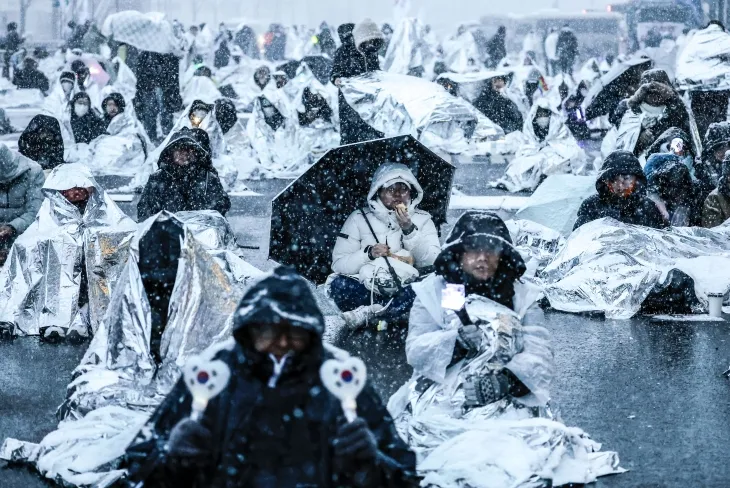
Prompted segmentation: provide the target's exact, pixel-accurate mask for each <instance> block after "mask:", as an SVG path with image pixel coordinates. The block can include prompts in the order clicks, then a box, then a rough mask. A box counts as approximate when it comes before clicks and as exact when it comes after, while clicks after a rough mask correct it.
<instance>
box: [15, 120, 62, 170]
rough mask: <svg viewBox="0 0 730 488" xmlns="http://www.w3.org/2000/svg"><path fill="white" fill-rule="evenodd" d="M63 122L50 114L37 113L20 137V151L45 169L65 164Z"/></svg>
mask: <svg viewBox="0 0 730 488" xmlns="http://www.w3.org/2000/svg"><path fill="white" fill-rule="evenodd" d="M63 149H64V147H63V136H62V135H61V124H60V123H59V122H58V120H57V119H56V118H54V117H51V116H50V115H36V116H35V117H33V119H32V120H31V121H30V123H29V124H28V127H26V128H25V130H24V131H23V133H22V134H20V139H18V151H19V152H20V154H22V155H23V156H25V157H26V158H29V159H32V160H33V161H35V162H36V163H38V164H40V165H41V168H43V169H53V168H55V167H56V166H58V165H60V164H63V162H64V161H63Z"/></svg>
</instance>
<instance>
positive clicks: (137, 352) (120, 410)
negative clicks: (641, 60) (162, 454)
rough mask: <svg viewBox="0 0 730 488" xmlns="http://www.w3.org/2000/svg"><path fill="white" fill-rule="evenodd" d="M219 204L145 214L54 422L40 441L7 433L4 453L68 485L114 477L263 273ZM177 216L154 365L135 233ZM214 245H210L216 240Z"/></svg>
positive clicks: (103, 482) (223, 338) (222, 340)
mask: <svg viewBox="0 0 730 488" xmlns="http://www.w3.org/2000/svg"><path fill="white" fill-rule="evenodd" d="M214 214H215V212H180V213H178V214H175V215H172V214H168V213H160V214H158V215H157V216H154V217H151V218H150V219H149V220H147V221H146V222H144V223H143V224H141V226H140V230H139V231H138V233H137V234H136V235H135V237H134V240H133V242H132V245H131V246H130V247H129V253H128V256H129V259H128V261H127V263H126V265H125V267H124V271H123V273H122V276H121V277H120V279H119V282H118V283H119V284H118V285H117V287H116V290H115V292H114V296H113V298H112V301H111V303H110V306H109V311H108V313H107V314H106V316H105V319H104V321H103V323H102V325H101V326H100V328H99V330H98V331H97V334H96V335H95V337H94V339H93V340H92V342H91V344H90V345H89V349H88V351H87V352H86V355H85V356H84V359H83V360H82V361H81V364H80V365H79V366H78V367H77V369H76V371H75V372H74V379H73V381H72V382H71V383H70V384H69V387H68V398H67V399H66V401H65V402H64V404H63V405H62V406H61V408H60V409H59V416H60V417H61V418H62V419H64V420H62V421H61V423H60V424H59V428H58V430H56V431H55V432H52V433H50V434H49V435H47V436H46V437H45V438H44V439H43V440H42V441H41V442H40V443H39V444H33V443H29V442H23V441H19V440H16V439H7V440H6V441H5V443H4V444H3V446H2V448H0V459H4V460H13V461H15V462H27V463H30V464H33V465H34V466H35V467H36V468H37V469H38V471H39V472H40V473H41V474H42V475H43V476H45V477H47V478H50V479H53V480H55V481H56V482H58V483H61V484H64V486H95V487H96V486H110V485H111V483H112V482H114V481H115V480H118V479H119V478H120V477H121V476H122V475H123V471H121V470H118V469H116V468H117V466H118V459H119V458H120V457H121V456H122V455H123V454H124V451H125V449H126V448H127V446H128V445H129V443H130V442H131V439H132V437H133V436H134V435H136V433H137V432H138V431H139V429H140V428H141V426H142V424H143V423H144V422H145V421H146V419H147V418H148V417H149V415H150V414H151V413H152V411H153V410H154V409H155V408H156V406H157V405H158V404H159V403H160V402H161V401H162V399H163V398H164V396H165V395H166V394H167V393H168V392H169V391H170V389H171V388H172V386H173V385H174V383H175V382H176V381H177V379H178V378H179V375H180V367H181V366H182V365H183V364H184V363H185V362H186V361H187V359H188V358H190V357H191V356H193V355H198V354H201V353H204V351H206V350H207V349H208V348H219V347H225V345H226V344H229V343H230V341H232V339H231V333H232V315H233V312H234V311H235V309H236V307H237V305H238V301H239V300H240V297H241V296H242V295H243V292H244V290H245V288H246V287H247V286H248V285H249V284H250V283H251V282H253V280H254V279H256V278H257V277H259V276H261V275H262V274H263V273H261V272H260V271H259V270H257V269H256V268H254V267H252V266H250V265H249V264H247V263H246V262H244V261H242V260H241V259H240V258H238V257H237V256H235V255H234V254H233V253H232V252H231V251H230V250H227V248H228V247H230V246H231V244H232V241H231V239H232V236H231V231H230V227H228V225H227V223H226V222H225V219H223V218H222V217H221V216H220V215H218V216H217V217H216V216H215V215H214ZM161 219H162V220H164V219H175V220H176V221H178V222H179V223H180V224H181V225H183V226H184V229H185V241H184V243H183V247H182V255H181V259H180V263H179V265H178V274H177V278H176V283H175V288H174V290H173V294H172V298H171V301H170V303H171V309H170V317H169V321H168V324H167V327H166V328H165V331H164V333H163V336H162V344H161V346H160V355H161V357H162V363H161V364H160V365H156V364H155V362H154V360H153V359H152V357H151V355H150V344H149V337H150V333H151V317H150V306H149V302H148V301H147V296H146V294H145V292H144V288H143V285H142V281H141V277H140V274H139V269H138V267H137V260H138V253H139V247H138V246H139V239H140V238H141V237H142V236H143V235H144V234H145V233H146V232H147V230H148V229H149V228H150V226H151V225H152V223H153V222H155V221H157V220H161ZM210 246H212V247H210Z"/></svg>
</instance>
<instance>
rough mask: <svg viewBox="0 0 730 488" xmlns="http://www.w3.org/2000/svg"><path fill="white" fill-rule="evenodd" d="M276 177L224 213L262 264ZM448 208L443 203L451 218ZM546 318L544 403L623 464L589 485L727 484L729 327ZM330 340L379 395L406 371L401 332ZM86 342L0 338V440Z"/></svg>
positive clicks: (50, 392)
mask: <svg viewBox="0 0 730 488" xmlns="http://www.w3.org/2000/svg"><path fill="white" fill-rule="evenodd" d="M502 169H503V167H494V166H487V165H484V164H469V165H463V166H460V168H459V170H458V171H457V182H456V183H457V185H461V186H462V191H464V192H465V193H467V194H472V195H478V194H481V195H484V194H494V193H493V192H494V190H491V189H488V188H487V187H486V186H487V183H488V181H491V180H493V179H495V178H496V177H498V176H499V174H501V171H502ZM285 184H286V182H258V183H257V182H253V183H252V184H251V187H252V189H254V190H256V191H259V192H261V193H262V197H259V198H253V199H239V200H235V201H234V209H233V211H232V212H231V214H230V221H231V223H232V226H233V227H234V230H235V231H236V233H237V235H238V239H239V243H240V244H242V245H244V246H247V247H252V248H255V247H258V249H247V250H245V251H244V253H245V255H246V258H247V259H248V260H249V261H250V262H251V263H252V264H254V265H256V266H259V267H261V268H264V269H268V268H270V267H271V266H272V263H270V262H267V261H266V255H267V252H268V246H267V236H268V208H269V207H268V203H267V202H268V200H270V198H271V197H272V196H273V195H275V194H276V193H277V192H278V191H279V190H280V189H281V188H283V186H284V185H285ZM457 215H458V213H457V212H450V214H449V217H450V221H452V222H453V220H454V219H455V218H456V217H457ZM444 231H445V230H444ZM325 311H326V313H328V314H329V315H331V314H333V313H334V312H333V311H332V310H331V309H329V308H327V309H326V310H325ZM331 318H332V317H331ZM545 320H546V326H547V327H548V329H549V330H551V332H552V334H553V341H554V349H555V357H556V367H557V377H556V379H555V382H554V385H553V401H554V403H555V405H557V406H558V407H559V410H560V412H561V415H562V418H563V420H564V422H565V423H566V424H567V425H569V426H575V427H580V428H581V429H583V430H585V431H586V432H587V433H588V434H589V435H590V436H591V437H592V438H593V439H594V440H596V441H598V442H601V443H602V444H603V449H604V450H613V451H618V453H619V455H620V457H621V460H622V463H621V464H622V466H623V467H624V468H627V469H629V470H630V471H629V472H628V473H626V474H622V475H618V476H613V477H608V478H602V479H600V480H599V481H598V483H596V485H595V486H599V487H637V488H638V487H642V488H650V487H651V488H655V487H656V488H659V487H728V486H730V464H729V463H727V449H726V445H727V442H728V440H730V382H729V380H727V379H725V378H724V377H722V376H721V375H722V373H723V371H724V370H725V369H726V368H727V367H728V366H729V365H730V353H729V352H728V347H727V346H728V340H729V339H730V337H729V336H730V324H728V323H717V322H714V323H698V322H671V323H666V322H664V323H654V322H650V321H649V320H648V319H646V318H638V319H634V320H630V321H608V320H603V319H600V318H589V317H585V316H578V315H570V314H562V313H557V312H552V313H547V314H546V319H545ZM328 338H329V339H330V340H332V341H333V342H334V343H335V344H336V345H338V346H340V347H343V348H345V349H348V350H349V351H350V352H352V353H354V354H357V355H359V356H361V357H362V358H363V359H364V360H365V361H366V363H367V364H368V368H369V371H370V374H371V378H372V379H373V382H374V384H375V386H376V387H377V389H378V390H379V392H380V393H381V395H382V396H383V398H384V399H385V400H387V397H388V396H389V395H390V394H392V393H393V392H394V391H395V390H396V389H397V388H398V387H399V386H400V385H401V384H402V383H403V382H405V381H406V380H407V379H408V378H409V377H410V374H411V371H410V368H409V366H408V365H407V364H406V362H405V355H404V352H403V341H404V331H403V330H398V329H396V330H390V331H387V332H377V333H375V332H359V333H354V334H348V333H345V332H344V331H342V330H341V329H337V328H335V329H330V330H329V331H328ZM84 349H85V346H84V345H81V346H71V345H65V344H60V345H54V344H42V343H40V342H39V341H38V339H37V338H21V339H16V340H14V341H12V342H0V439H4V438H5V437H16V438H20V439H23V440H29V441H34V442H37V441H40V440H41V439H42V437H43V436H44V435H45V434H47V433H49V432H50V431H52V430H53V429H54V428H55V426H56V421H55V417H54V412H55V409H56V407H57V406H58V405H59V404H60V403H61V401H62V400H63V397H64V394H65V389H66V385H67V384H68V382H69V380H70V374H71V371H72V370H73V368H74V367H75V366H76V365H77V364H78V362H79V361H80V359H81V357H82V355H83V353H84ZM41 486H47V484H46V482H44V481H42V480H41V479H40V478H38V476H37V474H35V473H31V472H29V471H27V470H25V469H17V468H8V469H2V470H0V487H2V488H21V487H22V488H26V487H27V488H33V487H41Z"/></svg>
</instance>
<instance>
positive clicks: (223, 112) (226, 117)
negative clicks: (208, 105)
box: [215, 98, 238, 134]
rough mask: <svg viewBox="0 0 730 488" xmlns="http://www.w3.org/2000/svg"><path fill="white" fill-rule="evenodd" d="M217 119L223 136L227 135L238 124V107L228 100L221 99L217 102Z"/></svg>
mask: <svg viewBox="0 0 730 488" xmlns="http://www.w3.org/2000/svg"><path fill="white" fill-rule="evenodd" d="M215 119H216V120H217V121H218V124H219V125H220V126H221V130H222V131H223V134H227V133H228V131H229V130H231V129H232V128H233V126H234V125H236V122H238V112H237V111H236V106H235V105H234V103H233V102H232V101H231V100H230V99H228V98H219V99H218V100H216V101H215Z"/></svg>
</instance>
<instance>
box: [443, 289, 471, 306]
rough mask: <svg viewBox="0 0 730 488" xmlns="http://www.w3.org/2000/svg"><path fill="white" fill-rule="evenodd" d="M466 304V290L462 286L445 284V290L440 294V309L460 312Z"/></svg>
mask: <svg viewBox="0 0 730 488" xmlns="http://www.w3.org/2000/svg"><path fill="white" fill-rule="evenodd" d="M465 303H466V289H465V288H464V285H455V284H452V283H446V288H444V289H443V291H442V293H441V308H445V309H448V310H461V309H462V308H464V304H465Z"/></svg>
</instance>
